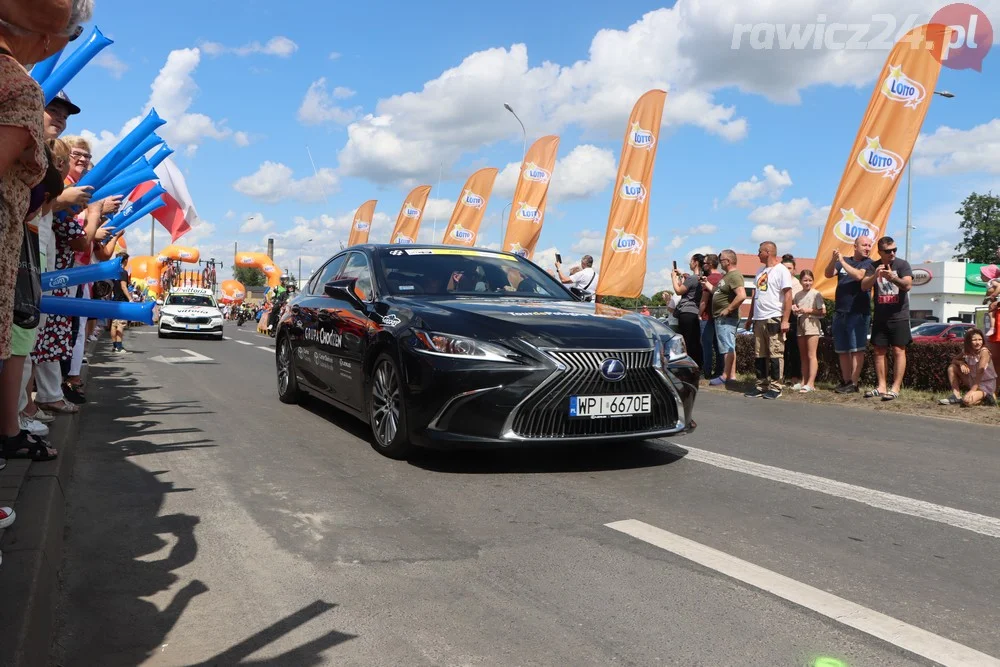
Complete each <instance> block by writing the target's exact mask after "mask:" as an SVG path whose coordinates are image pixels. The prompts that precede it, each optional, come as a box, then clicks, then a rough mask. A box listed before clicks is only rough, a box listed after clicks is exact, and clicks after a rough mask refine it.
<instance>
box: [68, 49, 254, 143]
mask: <svg viewBox="0 0 1000 667" xmlns="http://www.w3.org/2000/svg"><path fill="white" fill-rule="evenodd" d="M200 62H201V52H200V51H199V50H198V49H176V50H174V51H171V52H170V54H169V55H168V56H167V62H166V63H165V64H164V65H163V67H162V68H161V69H160V72H159V74H157V76H156V78H155V79H154V80H153V83H152V84H151V85H150V95H149V100H148V101H147V102H146V105H145V107H144V108H143V110H142V113H141V114H140V115H138V116H136V117H134V118H132V119H130V120H128V121H127V122H126V123H125V125H124V127H122V129H121V131H119V132H118V133H117V134H115V133H113V132H110V131H108V130H102V131H101V132H100V134H95V133H94V132H91V131H90V130H83V131H82V132H81V133H80V134H81V135H82V136H83V137H84V138H85V139H87V140H88V141H89V142H90V144H91V152H92V153H93V154H94V160H95V162H96V161H97V160H99V159H100V158H102V157H103V156H104V155H105V154H106V153H107V152H108V151H109V150H111V148H113V147H114V146H115V144H117V143H118V141H119V140H120V139H121V138H122V137H124V136H125V134H127V133H128V132H129V131H131V130H132V129H133V128H134V127H136V126H137V125H138V124H139V122H140V121H141V120H142V119H143V117H145V115H146V114H147V113H148V112H149V110H150V109H152V108H155V109H156V112H157V114H159V116H160V117H161V118H163V119H164V120H166V121H167V124H166V125H164V126H162V127H160V128H159V129H158V130H157V133H158V134H159V135H160V136H161V137H163V138H164V139H166V141H167V143H169V144H170V145H171V146H172V147H173V148H174V149H176V150H182V151H184V152H185V153H186V154H187V155H193V154H194V153H195V151H197V150H198V146H199V145H200V144H201V143H202V142H203V141H205V140H206V139H214V140H216V141H221V140H225V139H229V138H233V139H234V141H236V143H237V145H241V142H242V140H243V139H246V134H245V133H238V134H240V135H241V137H235V136H234V132H233V130H232V129H230V128H228V127H226V122H225V121H224V120H222V121H216V120H214V119H212V118H210V117H209V116H206V115H205V114H201V113H190V112H189V109H190V108H191V106H192V105H193V104H194V99H195V97H196V96H197V94H198V90H199V89H198V84H197V83H195V80H194V71H195V70H196V69H197V68H198V64H199V63H200Z"/></svg>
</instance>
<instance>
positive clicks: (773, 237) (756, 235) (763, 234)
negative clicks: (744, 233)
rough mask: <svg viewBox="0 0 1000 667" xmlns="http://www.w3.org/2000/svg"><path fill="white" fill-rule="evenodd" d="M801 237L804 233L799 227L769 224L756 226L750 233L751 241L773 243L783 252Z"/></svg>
mask: <svg viewBox="0 0 1000 667" xmlns="http://www.w3.org/2000/svg"><path fill="white" fill-rule="evenodd" d="M800 236H802V231H801V230H800V229H799V228H798V227H775V226H774V225H767V224H762V225H755V226H754V228H753V230H752V231H751V232H750V240H751V241H753V242H754V243H763V242H764V241H773V242H774V243H775V244H777V246H778V249H779V250H782V251H783V250H784V249H785V248H786V247H788V246H790V245H791V242H792V241H793V240H794V239H797V238H799V237H800Z"/></svg>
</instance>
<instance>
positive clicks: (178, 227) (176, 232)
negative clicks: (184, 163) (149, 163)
mask: <svg viewBox="0 0 1000 667" xmlns="http://www.w3.org/2000/svg"><path fill="white" fill-rule="evenodd" d="M156 175H157V177H158V178H159V179H160V185H161V186H163V189H164V190H166V193H164V194H163V195H161V196H162V197H163V202H164V203H165V204H166V206H161V207H160V208H158V209H156V210H155V211H153V212H152V213H151V214H150V215H152V216H153V218H154V219H156V220H157V221H158V222H159V223H160V224H161V225H163V227H164V228H165V229H166V230H167V231H168V232H170V242H171V243H174V242H176V241H177V239H179V238H180V237H182V236H184V235H185V234H187V233H188V232H189V231H191V226H192V225H193V224H194V221H195V220H197V219H198V212H197V211H196V210H195V208H194V201H193V200H192V199H191V193H190V192H188V189H187V183H186V182H185V181H184V174H182V173H181V170H180V169H178V168H177V165H176V164H174V163H173V161H172V160H171V159H170V158H167V159H166V160H164V161H163V162H161V163H160V165H159V166H158V167H157V168H156ZM155 185H156V183H155V181H146V182H145V183H141V184H140V185H138V186H137V187H136V188H135V189H134V190H132V192H131V194H129V196H128V199H129V201H136V200H137V199H139V197H141V196H143V195H144V194H146V193H147V192H149V191H150V190H152V189H153V186H155Z"/></svg>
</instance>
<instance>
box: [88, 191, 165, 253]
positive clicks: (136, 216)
mask: <svg viewBox="0 0 1000 667" xmlns="http://www.w3.org/2000/svg"><path fill="white" fill-rule="evenodd" d="M166 205H167V203H166V202H165V201H163V195H159V196H157V197H156V199H154V200H153V201H151V202H149V203H148V204H146V205H145V206H143V207H142V208H140V209H139V210H137V211H135V212H134V213H132V214H131V215H129V216H128V217H127V218H125V219H124V220H123V221H122V222H120V223H119V224H118V226H117V227H116V228H115V229H114V230H112V231H111V236H108V237H106V238H105V239H104V241H103V243H104V244H107V243H108V242H109V241H110V240H111V238H112V236H114V235H116V234H119V233H121V232H122V231H124V230H125V228H126V227H128V226H129V225H131V224H132V223H133V222H135V221H136V220H140V219H142V218H144V217H145V216H147V215H149V214H150V213H152V212H153V211H155V210H156V209H158V208H163V207H164V206H166Z"/></svg>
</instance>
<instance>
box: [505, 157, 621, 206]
mask: <svg viewBox="0 0 1000 667" xmlns="http://www.w3.org/2000/svg"><path fill="white" fill-rule="evenodd" d="M520 170H521V163H520V162H509V163H508V164H507V166H506V167H504V168H503V169H501V170H500V173H499V174H498V175H497V180H496V182H495V183H494V184H493V193H494V197H496V198H498V199H500V200H502V201H505V202H507V201H510V199H511V197H513V196H514V188H515V187H516V186H517V177H518V175H519V173H520ZM617 175H618V167H617V165H616V163H615V156H614V154H613V153H612V152H611V151H609V150H607V149H604V148H598V147H597V146H592V145H590V144H580V145H579V146H576V147H575V148H573V150H571V151H570V152H569V153H568V154H567V155H566V156H565V157H562V158H559V159H558V160H556V166H555V169H554V170H553V171H552V183H551V185H549V202H551V203H555V202H560V201H568V200H572V199H586V198H587V197H591V196H593V195H595V194H597V193H599V192H601V191H602V190H604V189H605V188H607V187H608V186H610V185H611V184H613V183H614V180H615V176H617Z"/></svg>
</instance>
